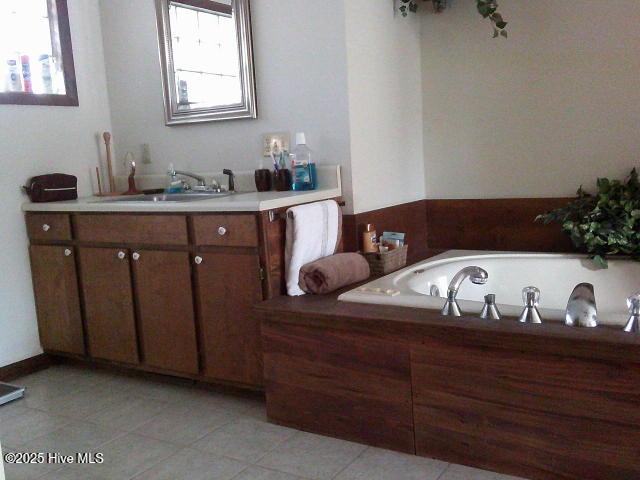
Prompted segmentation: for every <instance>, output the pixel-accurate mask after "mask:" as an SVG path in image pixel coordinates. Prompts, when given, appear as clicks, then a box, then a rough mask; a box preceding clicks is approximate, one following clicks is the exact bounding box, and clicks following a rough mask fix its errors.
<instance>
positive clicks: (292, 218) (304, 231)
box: [284, 200, 342, 297]
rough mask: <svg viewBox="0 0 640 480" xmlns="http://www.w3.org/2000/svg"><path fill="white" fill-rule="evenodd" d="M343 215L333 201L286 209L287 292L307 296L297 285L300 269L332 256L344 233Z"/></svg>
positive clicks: (285, 259) (292, 294)
mask: <svg viewBox="0 0 640 480" xmlns="http://www.w3.org/2000/svg"><path fill="white" fill-rule="evenodd" d="M341 230H342V212H341V211H340V207H338V204H337V203H336V202H335V201H334V200H326V201H324V202H316V203H309V204H307V205H298V206H296V207H291V208H290V209H289V210H287V240H286V247H285V256H284V263H285V271H286V280H287V293H288V294H289V295H290V296H292V297H293V296H297V295H304V292H303V291H302V290H301V289H300V287H299V286H298V280H299V276H300V267H302V266H303V265H305V264H307V263H309V262H313V261H315V260H318V259H319V258H323V257H327V256H329V255H333V254H334V253H335V252H336V249H337V248H338V245H339V243H340V236H341V234H342V232H341Z"/></svg>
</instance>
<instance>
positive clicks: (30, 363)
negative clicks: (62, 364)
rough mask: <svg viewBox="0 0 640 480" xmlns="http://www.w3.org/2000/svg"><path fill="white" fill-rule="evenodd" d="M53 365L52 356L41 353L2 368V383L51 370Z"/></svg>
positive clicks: (0, 368)
mask: <svg viewBox="0 0 640 480" xmlns="http://www.w3.org/2000/svg"><path fill="white" fill-rule="evenodd" d="M52 363H53V361H52V359H51V356H50V355H48V354H46V353H41V354H40V355H36V356H35V357H30V358H27V359H25V360H21V361H19V362H16V363H11V364H9V365H5V366H4V367H0V382H10V381H12V380H14V379H16V378H18V377H24V376H25V375H29V374H31V373H35V372H38V371H40V370H44V369H45V368H49V367H50V366H51V364H52Z"/></svg>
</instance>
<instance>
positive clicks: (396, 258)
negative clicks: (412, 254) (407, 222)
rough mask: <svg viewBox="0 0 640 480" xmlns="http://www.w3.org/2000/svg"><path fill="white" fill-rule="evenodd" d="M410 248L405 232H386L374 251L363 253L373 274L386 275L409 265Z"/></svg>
mask: <svg viewBox="0 0 640 480" xmlns="http://www.w3.org/2000/svg"><path fill="white" fill-rule="evenodd" d="M408 250H409V245H407V244H405V234H404V233H398V232H384V233H383V234H382V235H381V236H380V238H379V239H378V241H377V242H376V243H375V245H374V251H368V252H367V251H365V252H363V253H362V255H364V258H365V259H366V260H367V262H368V263H369V268H370V269H371V274H372V275H386V274H388V273H391V272H395V271H396V270H400V269H401V268H403V267H405V266H406V265H407V252H408Z"/></svg>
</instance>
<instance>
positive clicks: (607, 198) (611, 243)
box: [536, 168, 640, 268]
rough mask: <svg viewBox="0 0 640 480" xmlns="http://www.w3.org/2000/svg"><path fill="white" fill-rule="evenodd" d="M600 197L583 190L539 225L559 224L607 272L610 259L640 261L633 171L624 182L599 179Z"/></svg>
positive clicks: (639, 196)
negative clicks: (628, 257) (629, 258)
mask: <svg viewBox="0 0 640 480" xmlns="http://www.w3.org/2000/svg"><path fill="white" fill-rule="evenodd" d="M596 185H597V189H598V191H597V193H596V194H595V195H591V194H589V193H587V192H585V191H584V190H583V188H582V186H581V187H580V188H579V189H578V198H576V199H575V200H574V201H572V202H571V203H569V204H568V205H567V206H566V207H564V208H559V209H557V210H553V211H551V212H547V213H545V214H543V215H538V217H537V218H536V221H538V220H542V221H543V222H544V223H545V224H548V223H551V222H558V223H560V224H562V230H563V231H564V232H565V233H567V234H568V235H569V236H570V237H571V241H572V242H573V244H574V245H575V246H576V247H578V248H580V249H585V250H586V251H587V252H588V253H589V254H590V255H591V258H593V260H594V262H595V263H596V264H597V265H598V266H600V267H602V268H607V257H608V256H611V255H618V254H622V255H628V256H630V257H631V258H632V259H633V260H636V261H640V182H639V181H638V172H636V169H635V168H634V169H633V170H631V174H630V175H629V177H627V179H626V180H625V181H619V180H609V179H608V178H599V179H598V181H597V182H596Z"/></svg>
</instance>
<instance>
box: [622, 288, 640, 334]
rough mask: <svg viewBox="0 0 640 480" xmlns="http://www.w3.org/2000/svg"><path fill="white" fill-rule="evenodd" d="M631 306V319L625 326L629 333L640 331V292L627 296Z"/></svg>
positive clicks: (628, 305)
mask: <svg viewBox="0 0 640 480" xmlns="http://www.w3.org/2000/svg"><path fill="white" fill-rule="evenodd" d="M627 307H629V320H628V321H627V324H626V325H625V327H624V331H625V332H627V333H636V334H638V333H640V292H636V293H634V294H633V295H631V296H630V297H629V298H627Z"/></svg>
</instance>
